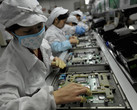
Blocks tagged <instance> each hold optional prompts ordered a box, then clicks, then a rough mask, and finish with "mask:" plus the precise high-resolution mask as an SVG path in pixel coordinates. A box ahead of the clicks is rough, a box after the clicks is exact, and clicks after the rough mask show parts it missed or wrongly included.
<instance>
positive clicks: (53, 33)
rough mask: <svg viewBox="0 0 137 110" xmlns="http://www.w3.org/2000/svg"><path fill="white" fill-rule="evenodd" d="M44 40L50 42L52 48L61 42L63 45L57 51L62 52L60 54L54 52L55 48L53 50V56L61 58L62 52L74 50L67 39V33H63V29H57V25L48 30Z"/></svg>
mask: <svg viewBox="0 0 137 110" xmlns="http://www.w3.org/2000/svg"><path fill="white" fill-rule="evenodd" d="M44 39H46V40H47V41H48V42H49V44H50V45H51V48H52V44H53V43H55V42H59V43H60V44H61V47H57V50H60V52H58V53H57V52H54V49H55V48H52V52H53V56H60V54H61V52H62V51H65V50H67V49H70V48H72V45H71V44H70V42H69V40H67V38H66V37H65V32H63V31H62V29H59V28H57V27H56V26H55V25H51V26H50V27H49V28H48V30H47V31H46V35H45V38H44Z"/></svg>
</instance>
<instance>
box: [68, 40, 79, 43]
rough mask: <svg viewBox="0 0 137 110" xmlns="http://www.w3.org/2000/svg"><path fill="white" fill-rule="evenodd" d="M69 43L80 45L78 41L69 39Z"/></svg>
mask: <svg viewBox="0 0 137 110" xmlns="http://www.w3.org/2000/svg"><path fill="white" fill-rule="evenodd" d="M69 42H70V43H71V44H78V43H79V40H78V39H69Z"/></svg>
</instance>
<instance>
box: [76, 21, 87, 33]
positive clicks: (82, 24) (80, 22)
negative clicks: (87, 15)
mask: <svg viewBox="0 0 137 110" xmlns="http://www.w3.org/2000/svg"><path fill="white" fill-rule="evenodd" d="M78 25H79V26H81V27H83V28H85V30H86V31H88V30H89V27H88V25H87V24H85V23H83V22H82V21H79V22H78Z"/></svg>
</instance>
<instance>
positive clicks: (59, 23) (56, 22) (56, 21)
mask: <svg viewBox="0 0 137 110" xmlns="http://www.w3.org/2000/svg"><path fill="white" fill-rule="evenodd" d="M67 18H68V13H65V14H63V15H59V16H58V17H57V18H55V19H54V21H53V24H54V25H55V26H56V27H58V28H60V29H62V28H63V27H64V25H65V23H66V21H67Z"/></svg>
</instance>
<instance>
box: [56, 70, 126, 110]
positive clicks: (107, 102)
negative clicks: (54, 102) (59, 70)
mask: <svg viewBox="0 0 137 110" xmlns="http://www.w3.org/2000/svg"><path fill="white" fill-rule="evenodd" d="M62 75H63V77H64V76H65V79H62V78H61V77H62ZM62 75H61V76H60V78H59V80H56V81H57V82H55V83H54V87H55V88H56V89H59V88H62V87H63V86H65V85H67V84H69V83H71V82H74V83H79V84H81V85H83V86H85V87H88V88H89V89H90V90H91V92H92V96H86V95H83V96H84V97H86V99H87V101H86V102H84V103H80V102H75V103H70V104H63V105H59V106H58V107H57V109H58V110H59V109H63V110H68V109H69V110H71V109H72V110H74V109H79V110H82V109H83V108H85V109H86V110H87V109H88V110H105V109H107V110H119V109H120V110H129V109H128V108H127V107H126V104H125V100H124V99H123V97H122V95H123V92H121V90H119V89H120V88H118V87H117V85H116V83H115V81H114V79H113V76H112V74H111V73H103V72H100V73H99V72H96V73H93V72H88V73H86V72H75V73H73V72H67V73H64V74H62ZM108 76H109V77H108ZM121 94H122V95H121Z"/></svg>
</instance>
